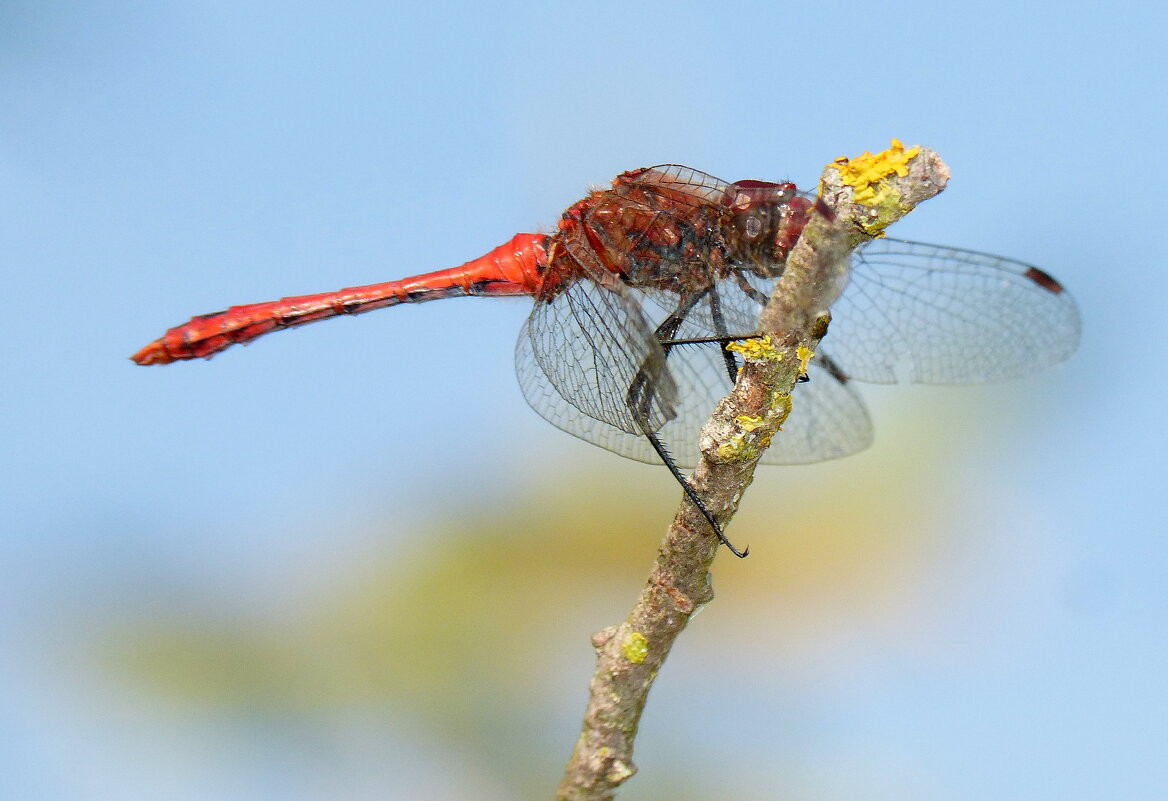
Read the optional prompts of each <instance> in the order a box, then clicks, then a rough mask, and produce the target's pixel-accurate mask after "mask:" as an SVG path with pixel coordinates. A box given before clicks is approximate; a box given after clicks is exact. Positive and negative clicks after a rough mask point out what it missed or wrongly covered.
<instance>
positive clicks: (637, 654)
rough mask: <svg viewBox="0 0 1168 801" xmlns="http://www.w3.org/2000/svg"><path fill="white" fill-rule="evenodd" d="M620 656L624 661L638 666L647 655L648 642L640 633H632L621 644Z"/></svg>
mask: <svg viewBox="0 0 1168 801" xmlns="http://www.w3.org/2000/svg"><path fill="white" fill-rule="evenodd" d="M621 654H622V655H623V656H624V658H625V659H627V660H629V661H630V662H633V663H635V664H638V665H639V664H641V663H642V662H644V661H645V657H646V656H648V655H649V640H647V639H646V638H645V635H644V634H642V633H641V632H639V631H634V632H632V633H631V634H629V636H628V637H625V641H624V642H623V643H621Z"/></svg>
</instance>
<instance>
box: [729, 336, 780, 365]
mask: <svg viewBox="0 0 1168 801" xmlns="http://www.w3.org/2000/svg"><path fill="white" fill-rule="evenodd" d="M726 350H729V351H733V352H734V353H741V354H742V358H744V359H746V360H748V361H752V362H761V361H778V360H779V359H781V358H782V352H781V351H777V350H775V347H774V345H773V344H772V343H771V338H770V337H769V336H761V337H751V338H750V339H742V340H739V341H738V342H731V343H730V344H729V345H727V346H726Z"/></svg>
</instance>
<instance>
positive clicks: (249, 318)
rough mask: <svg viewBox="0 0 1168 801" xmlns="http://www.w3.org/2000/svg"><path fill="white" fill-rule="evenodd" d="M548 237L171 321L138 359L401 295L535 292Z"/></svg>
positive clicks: (154, 359) (207, 351)
mask: <svg viewBox="0 0 1168 801" xmlns="http://www.w3.org/2000/svg"><path fill="white" fill-rule="evenodd" d="M545 238H546V237H544V236H543V235H542V234H518V235H516V236H515V237H513V238H512V239H511V240H510V241H509V242H507V243H505V244H503V245H500V246H499V247H497V248H495V249H494V250H492V251H490V252H489V253H486V254H485V255H483V256H480V257H479V258H477V259H474V260H472V261H468V262H467V263H466V264H463V265H461V266H459V267H452V268H450V269H448V270H438V271H436V272H432V273H425V274H423V275H417V276H413V277H411V278H403V279H401V280H399V281H386V282H384V283H380V284H369V285H368V286H358V287H350V288H348V289H341V290H338V291H336V292H323V293H320V294H316V295H297V296H294V297H288V298H282V299H280V300H272V301H268V302H265V303H252V304H248V305H246V306H232V307H231V308H229V309H226V310H225V311H221V312H213V313H211V314H201V315H198V316H197V317H192V318H191V319H190V320H189V321H187V322H185V323H183V324H182V325H179V326H175V327H174V328H171V329H170V330H169V331H167V332H166V333H165V334H163V335H162V336H161V337H159V338H158V339H156V340H154V341H153V342H151V343H150V344H149V345H147V346H146V347H144V348H142V349H141V350H140V351H138V352H137V353H135V354H134V355H133V356H131V357H130V358H131V359H133V360H134V361H135V362H137V363H138V364H168V363H170V362H175V361H182V360H185V359H198V358H210V357H211V356H214V355H215V354H216V353H218V352H220V351H222V350H224V349H226V348H228V347H230V346H232V345H241V344H246V343H248V342H251V341H252V340H253V339H256V338H258V337H261V336H263V335H264V334H269V333H271V332H273V331H279V330H281V329H284V328H293V327H295V326H299V325H305V324H307V323H314V322H316V321H318V320H325V319H328V318H330V317H337V316H339V315H342V314H362V313H364V312H368V311H373V310H374V309H381V308H385V307H386V306H396V305H398V304H399V303H422V302H424V301H428V300H440V299H442V298H451V297H460V296H465V295H490V296H498V295H531V294H533V293H534V291H535V287H536V285H537V284H538V281H539V276H538V270H539V268H540V266H541V265H542V264H543V262H544V260H545V259H546V254H545V251H544V244H543V243H544V240H545Z"/></svg>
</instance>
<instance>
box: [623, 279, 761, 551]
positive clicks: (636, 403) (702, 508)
mask: <svg viewBox="0 0 1168 801" xmlns="http://www.w3.org/2000/svg"><path fill="white" fill-rule="evenodd" d="M705 295H706V292H705V291H703V292H697V293H693V294H692V295H690V296H688V297H682V298H681V300H680V302H679V303H678V306H677V309H675V310H674V311H673V312H672V313H671V314H670V315H669V316H668V317H667V318H665V320H664V321H663V322H662V323H661V325H659V326H657V330H656V332H654V333H655V336H656V338H657V341H658V342H659V343H660V344H661V347H662V349H663V350H664V352H665V358H666V359H668V358H669V353H670V351H671V349H672V348H673V344H674V340H673V339H672V337H673V336H674V335H675V334H676V333H677V329H678V328H680V327H681V324H682V322H683V321H684V320H685V316H686V315H687V314H688V313H689V312H690V310H692V309H693V307H694V306H696V305H697V304H698V303H699V302H700V301H701V299H702V298H703V297H704V296H705ZM728 341H729V342H732V341H733V340H728ZM653 395H654V387H653V381H652V376H651V374H650V367H649V365H648V362H646V363H645V364H642V365H641V367H640V369H638V370H637V374H636V376H634V377H633V380H632V382H630V384H629V390H628V393H627V394H626V396H625V403H626V404H627V405H628V408H629V410H630V411H632V413H633V418H634V419H635V420H636V422H637V425H638V426H639V427H640V429H641V433H642V434H644V435H645V438H646V439H648V440H649V444H650V445H652V446H653V450H655V451H656V452H657V455H658V456H659V457H660V458H661V461H662V463H664V465H665V466H666V467H667V468H669V472H670V473H672V474H673V477H674V478H675V479H676V480H677V483H678V484H680V485H681V489H682V491H683V492H684V493H685V495H686V497H687V498H689V499H690V501H691V502H692V503H693V505H694V506H696V507H697V509H698V511H699V512H701V513H702V517H704V518H705V519H706V521H707V522H708V523H709V524H710V527H711V528H712V529H713V530H714V533H715V534H716V535H717V536H718V539H719V540H720V541H721V542H722V544H723V545H725V546H726V547H727V548H728V549H729V550H730V553H732V554H734V555H735V556H737V557H739V558H742V557H745V556H746V554H747V553H748V552H749V551H750V549H749V548H746V549H743V550H741V551H740V550H738V549H737V548H736V547H734V544H733V543H732V542H730V540H729V539H727V538H726V535H725V534H724V533H722V527H721V526H720V525H718V521H717V520H716V519H715V518H714V514H713V512H711V511H710V510H709V508H708V507H707V506H706V505H705V504H704V503H703V502H702V499H701V498H699V497H698V495H697V493H696V492H695V491H694V489H693V487H692V486H691V485H690V483H689V479H688V478H687V477H686V475H685V474H684V473H682V472H681V468H679V467H678V466H677V462H675V461H674V459H673V456H672V454H670V453H669V450H668V448H666V447H665V443H664V442H662V441H661V437H660V436H658V434H657V432H656V431H654V430H652V427H651V426H650V424H649V418H650V414H649V412H650V410H651V408H652V404H653V400H654V398H653Z"/></svg>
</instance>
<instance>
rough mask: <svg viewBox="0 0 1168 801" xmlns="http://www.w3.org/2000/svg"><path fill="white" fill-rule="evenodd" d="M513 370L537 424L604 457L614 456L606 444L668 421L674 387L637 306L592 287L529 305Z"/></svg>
mask: <svg viewBox="0 0 1168 801" xmlns="http://www.w3.org/2000/svg"><path fill="white" fill-rule="evenodd" d="M515 367H516V373H517V374H518V376H519V386H520V388H521V389H522V390H523V396H524V397H525V398H526V399H527V402H528V403H529V404H531V407H532V408H533V409H535V410H536V411H537V412H539V414H540V415H541V416H542V417H543V418H544V419H546V420H547V421H548V422H550V423H551V424H552V425H555V426H557V427H558V428H561V429H563V430H564V431H567V432H568V433H570V434H575V435H576V436H578V437H581V438H582V439H585V440H588V441H589V442H593V443H595V444H597V445H600V446H601V447H603V448H608V449H609V450H617V449H616V448H614V447H612V445H611V444H610V440H612V439H613V438H615V439H617V440H619V439H620V435H630V436H633V437H635V438H641V437H642V434H643V433H644V430H645V429H646V428H647V429H648V430H649V431H657V430H660V428H661V427H662V426H663V425H665V423H666V421H668V420H669V419H670V418H671V417H673V415H674V414H675V408H676V404H677V398H678V393H677V386H676V384H675V383H674V381H673V378H672V376H671V375H670V373H669V371H668V370H667V369H666V366H665V354H664V351H663V350H662V349H661V346H660V345H659V344H658V343H657V340H656V338H655V337H654V336H653V332H652V330H651V329H650V328H649V326H648V324H647V323H646V321H645V319H644V317H643V315H642V314H641V311H640V309H639V307H638V306H637V305H636V303H635V302H634V301H633V300H632V299H631V298H630V297H628V295H627V293H625V292H621V291H613V290H610V289H606V288H604V287H602V286H600V285H598V284H597V283H595V282H593V281H587V280H582V281H576V282H574V283H573V284H571V286H569V287H567V288H566V289H565V290H563V291H562V292H561V293H560V294H558V295H557V296H556V297H555V298H553V299H552V300H550V301H545V300H540V301H537V302H536V305H535V308H534V309H533V310H532V313H531V316H530V317H528V319H527V322H526V323H525V324H524V326H523V329H522V330H521V331H520V333H519V341H518V343H517V345H516V351H515ZM634 388H639V391H638V392H637V393H636V394H635V395H634V396H630V392H631V391H632V390H633V389H634ZM630 397H634V398H635V399H636V402H635V403H632V402H630ZM617 452H618V453H620V452H621V451H620V450H617Z"/></svg>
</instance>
